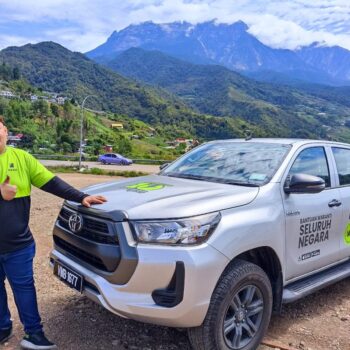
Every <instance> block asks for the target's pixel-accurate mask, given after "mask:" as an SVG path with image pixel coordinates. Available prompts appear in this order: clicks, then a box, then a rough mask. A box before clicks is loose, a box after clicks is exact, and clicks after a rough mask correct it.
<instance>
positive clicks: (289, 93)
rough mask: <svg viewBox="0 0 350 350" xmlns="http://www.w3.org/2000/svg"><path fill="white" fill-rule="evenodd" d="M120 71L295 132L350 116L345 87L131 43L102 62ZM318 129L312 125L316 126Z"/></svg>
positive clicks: (197, 103)
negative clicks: (296, 81) (246, 72)
mask: <svg viewBox="0 0 350 350" xmlns="http://www.w3.org/2000/svg"><path fill="white" fill-rule="evenodd" d="M106 64H107V65H108V67H110V68H111V69H113V70H115V71H116V72H119V73H120V74H122V75H124V76H127V77H130V78H134V79H136V80H138V81H141V82H145V83H148V84H150V85H152V86H155V87H160V88H163V89H165V90H167V91H169V92H170V93H172V94H176V95H177V96H179V97H180V98H181V99H182V100H183V101H184V102H185V103H186V104H187V105H189V106H191V107H192V108H195V109H196V110H197V111H198V112H200V113H206V114H211V115H216V116H232V117H234V116H240V117H241V118H244V119H245V120H247V121H249V122H250V123H255V124H258V125H260V126H262V127H267V128H270V129H271V130H275V129H276V127H277V126H278V127H279V129H280V132H281V134H284V133H285V130H289V131H290V133H292V134H293V135H294V136H297V137H310V133H314V132H317V133H319V135H320V136H322V137H325V136H326V133H325V127H324V126H323V125H328V126H332V127H333V128H334V130H333V132H334V133H336V132H338V131H337V130H339V129H341V128H342V124H344V123H345V121H346V120H347V119H348V118H349V116H350V100H349V98H348V94H347V93H348V90H349V89H350V88H349V89H348V88H332V87H324V86H322V85H304V86H303V88H302V89H299V88H298V89H297V88H292V87H288V86H282V85H276V84H267V83H261V82H257V81H255V80H252V79H248V78H247V77H244V76H242V75H240V74H238V73H236V72H233V71H231V70H229V69H227V68H225V67H222V66H218V65H216V66H215V65H196V64H192V63H189V62H187V61H184V60H180V59H177V58H174V57H171V56H169V55H166V54H164V53H162V52H159V51H146V50H143V49H139V48H132V49H129V50H127V51H124V52H122V53H121V54H120V55H118V56H117V57H115V58H114V59H112V60H111V61H109V62H107V63H106ZM316 130H317V131H316Z"/></svg>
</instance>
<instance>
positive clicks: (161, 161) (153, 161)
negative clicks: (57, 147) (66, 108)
mask: <svg viewBox="0 0 350 350" xmlns="http://www.w3.org/2000/svg"><path fill="white" fill-rule="evenodd" d="M32 155H33V156H34V157H35V158H37V159H44V160H62V161H64V160H66V161H72V162H74V161H79V155H78V156H69V155H64V154H32ZM97 158H98V157H97V156H89V157H87V156H84V157H83V161H89V162H96V161H97ZM132 161H133V163H136V164H150V165H160V164H164V163H170V162H172V161H173V160H169V159H132Z"/></svg>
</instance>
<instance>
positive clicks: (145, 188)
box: [126, 182, 169, 193]
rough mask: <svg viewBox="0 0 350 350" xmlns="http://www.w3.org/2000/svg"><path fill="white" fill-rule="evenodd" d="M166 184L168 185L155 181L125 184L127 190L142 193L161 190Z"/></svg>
mask: <svg viewBox="0 0 350 350" xmlns="http://www.w3.org/2000/svg"><path fill="white" fill-rule="evenodd" d="M166 186H169V185H165V184H160V183H157V182H139V183H137V184H132V185H128V186H126V189H127V191H135V192H140V193H142V192H150V191H156V190H162V189H163V188H164V187H166Z"/></svg>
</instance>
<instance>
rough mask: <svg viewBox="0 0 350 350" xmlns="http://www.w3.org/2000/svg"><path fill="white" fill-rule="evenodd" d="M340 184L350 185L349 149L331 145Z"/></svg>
mask: <svg viewBox="0 0 350 350" xmlns="http://www.w3.org/2000/svg"><path fill="white" fill-rule="evenodd" d="M332 151H333V155H334V159H335V163H336V165H337V170H338V177H339V184H340V186H346V185H350V149H346V148H339V147H332Z"/></svg>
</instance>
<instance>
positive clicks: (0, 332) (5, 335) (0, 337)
mask: <svg viewBox="0 0 350 350" xmlns="http://www.w3.org/2000/svg"><path fill="white" fill-rule="evenodd" d="M11 337H12V327H11V328H7V329H0V344H4V343H5V342H7V341H8V340H9V339H10V338H11Z"/></svg>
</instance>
